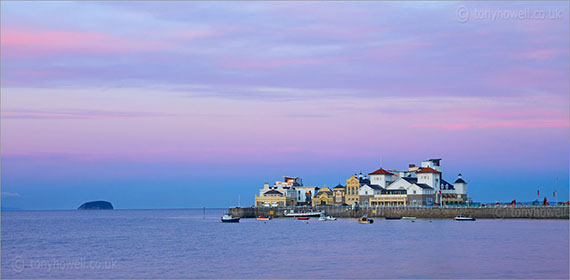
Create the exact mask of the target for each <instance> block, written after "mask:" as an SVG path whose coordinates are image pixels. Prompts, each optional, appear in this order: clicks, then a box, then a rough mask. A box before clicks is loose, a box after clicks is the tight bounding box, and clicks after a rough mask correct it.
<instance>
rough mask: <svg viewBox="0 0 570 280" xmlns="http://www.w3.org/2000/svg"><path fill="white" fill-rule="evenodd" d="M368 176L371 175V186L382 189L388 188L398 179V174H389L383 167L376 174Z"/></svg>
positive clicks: (371, 173) (372, 173)
mask: <svg viewBox="0 0 570 280" xmlns="http://www.w3.org/2000/svg"><path fill="white" fill-rule="evenodd" d="M368 175H370V183H371V184H373V185H377V186H380V187H382V188H386V186H387V185H389V184H390V183H392V182H394V181H395V180H396V179H398V175H397V174H394V173H391V172H388V171H386V170H384V169H382V167H380V169H378V170H376V171H374V172H370V173H368Z"/></svg>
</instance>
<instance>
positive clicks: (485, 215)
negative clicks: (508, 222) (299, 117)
mask: <svg viewBox="0 0 570 280" xmlns="http://www.w3.org/2000/svg"><path fill="white" fill-rule="evenodd" d="M290 209H291V208H283V207H272V208H271V207H249V208H239V207H236V208H230V209H229V213H230V214H231V215H233V216H234V217H241V218H255V217H257V216H273V217H276V218H279V217H285V215H284V211H285V210H290ZM309 210H319V211H320V210H324V211H325V215H330V216H333V217H338V218H358V217H361V216H363V215H368V216H369V217H376V218H382V217H416V218H429V219H451V218H453V217H455V216H457V215H459V214H464V215H466V216H469V217H473V218H478V219H568V217H569V216H570V215H569V213H570V208H569V207H568V206H516V207H502V206H501V207H378V208H359V209H353V208H352V207H332V206H321V207H315V208H295V211H297V212H299V211H309Z"/></svg>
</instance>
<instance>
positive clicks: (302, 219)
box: [297, 217, 309, 221]
mask: <svg viewBox="0 0 570 280" xmlns="http://www.w3.org/2000/svg"><path fill="white" fill-rule="evenodd" d="M308 219H309V217H299V218H297V220H300V221H306V220H308Z"/></svg>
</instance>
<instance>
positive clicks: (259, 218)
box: [255, 216, 271, 221]
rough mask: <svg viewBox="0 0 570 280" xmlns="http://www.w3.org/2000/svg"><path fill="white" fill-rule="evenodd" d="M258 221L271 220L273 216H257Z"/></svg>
mask: <svg viewBox="0 0 570 280" xmlns="http://www.w3.org/2000/svg"><path fill="white" fill-rule="evenodd" d="M255 219H256V220H258V221H269V220H271V217H265V216H257V218H255Z"/></svg>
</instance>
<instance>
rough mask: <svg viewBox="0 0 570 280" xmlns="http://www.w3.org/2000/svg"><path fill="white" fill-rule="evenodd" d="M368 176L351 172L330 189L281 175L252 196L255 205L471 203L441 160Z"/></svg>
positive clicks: (460, 181) (463, 184) (460, 180)
mask: <svg viewBox="0 0 570 280" xmlns="http://www.w3.org/2000/svg"><path fill="white" fill-rule="evenodd" d="M368 175H369V176H370V177H367V176H366V175H362V172H360V173H359V174H354V176H351V177H350V178H348V179H347V180H346V185H345V186H343V185H341V184H338V185H337V186H336V187H334V188H333V189H332V190H331V189H330V188H328V187H324V188H322V189H319V188H317V187H306V186H303V182H302V180H301V178H299V177H284V180H283V181H276V182H275V183H274V184H273V185H272V186H271V185H269V184H268V183H265V184H264V187H263V189H261V190H260V191H259V195H256V196H255V205H256V206H258V207H268V206H295V205H325V204H326V205H339V206H340V205H356V204H360V205H362V206H404V205H417V206H419V205H434V204H436V203H437V204H441V205H448V204H462V203H470V202H471V199H470V198H469V197H468V194H467V182H465V180H463V177H462V175H461V174H459V175H458V178H457V180H455V182H454V183H453V184H451V183H449V182H447V181H446V180H444V179H443V176H442V167H441V159H428V160H424V161H422V162H421V165H420V166H416V165H415V164H409V165H408V170H403V171H399V170H389V171H388V170H385V169H383V168H382V167H381V168H380V169H378V170H375V171H373V172H370V173H368Z"/></svg>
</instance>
